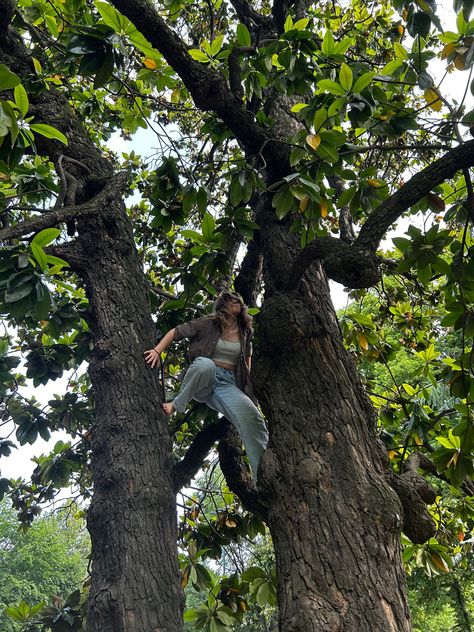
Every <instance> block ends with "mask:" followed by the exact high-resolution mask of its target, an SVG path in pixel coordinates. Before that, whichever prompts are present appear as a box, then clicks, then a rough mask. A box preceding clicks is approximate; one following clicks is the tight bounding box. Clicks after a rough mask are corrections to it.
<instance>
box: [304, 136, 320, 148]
mask: <svg viewBox="0 0 474 632" xmlns="http://www.w3.org/2000/svg"><path fill="white" fill-rule="evenodd" d="M306 142H307V143H308V145H309V146H310V147H312V148H313V149H314V150H316V149H317V148H318V147H319V143H320V142H321V136H320V135H319V134H308V135H307V136H306Z"/></svg>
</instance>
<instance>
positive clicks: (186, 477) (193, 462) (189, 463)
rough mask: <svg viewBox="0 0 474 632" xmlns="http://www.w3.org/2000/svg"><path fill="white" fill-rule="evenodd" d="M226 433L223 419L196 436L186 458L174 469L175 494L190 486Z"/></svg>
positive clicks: (206, 427)
mask: <svg viewBox="0 0 474 632" xmlns="http://www.w3.org/2000/svg"><path fill="white" fill-rule="evenodd" d="M225 431H226V424H225V422H224V419H222V418H221V419H220V420H219V421H218V423H216V424H215V423H211V424H209V425H208V426H205V427H204V428H203V429H202V430H200V431H199V432H198V433H197V434H196V436H195V437H194V441H193V442H192V444H191V445H190V447H189V448H188V451H187V452H186V455H185V456H184V458H183V459H182V460H181V461H180V462H179V463H176V465H175V466H174V467H173V474H172V477H173V489H174V491H175V493H178V492H179V490H180V489H182V488H183V487H185V486H186V485H188V484H189V482H190V481H191V479H192V478H193V477H194V476H195V475H196V474H197V472H198V471H199V468H200V467H201V466H202V462H203V461H204V459H205V458H206V456H207V455H208V454H209V450H210V449H211V448H212V446H213V445H214V443H215V442H216V441H218V440H219V439H221V438H222V437H223V436H224V433H225Z"/></svg>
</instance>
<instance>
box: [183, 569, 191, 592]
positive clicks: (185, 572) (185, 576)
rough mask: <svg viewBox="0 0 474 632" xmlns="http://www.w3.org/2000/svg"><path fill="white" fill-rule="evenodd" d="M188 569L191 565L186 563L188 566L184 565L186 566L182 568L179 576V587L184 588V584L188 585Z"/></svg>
mask: <svg viewBox="0 0 474 632" xmlns="http://www.w3.org/2000/svg"><path fill="white" fill-rule="evenodd" d="M190 571H191V566H190V565H189V564H188V566H186V568H185V569H184V571H183V575H182V577H181V588H186V586H187V585H188V581H189V573H190Z"/></svg>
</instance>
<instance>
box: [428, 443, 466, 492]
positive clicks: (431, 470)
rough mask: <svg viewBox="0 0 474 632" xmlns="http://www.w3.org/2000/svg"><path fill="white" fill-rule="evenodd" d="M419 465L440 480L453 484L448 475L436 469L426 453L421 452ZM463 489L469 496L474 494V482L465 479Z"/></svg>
mask: <svg viewBox="0 0 474 632" xmlns="http://www.w3.org/2000/svg"><path fill="white" fill-rule="evenodd" d="M418 466H419V468H420V469H422V470H423V471H424V472H426V473H427V474H431V475H432V476H435V477H436V478H438V479H439V480H440V481H444V482H445V483H448V485H451V483H450V481H449V480H448V479H447V478H446V476H445V475H444V474H443V473H442V472H438V470H437V469H436V465H435V464H434V463H433V461H431V460H430V459H429V458H428V457H427V456H425V455H424V454H421V453H420V454H419V464H418ZM461 489H462V490H463V492H464V493H465V494H467V495H468V496H474V483H473V482H472V481H470V480H465V481H464V483H462V485H461Z"/></svg>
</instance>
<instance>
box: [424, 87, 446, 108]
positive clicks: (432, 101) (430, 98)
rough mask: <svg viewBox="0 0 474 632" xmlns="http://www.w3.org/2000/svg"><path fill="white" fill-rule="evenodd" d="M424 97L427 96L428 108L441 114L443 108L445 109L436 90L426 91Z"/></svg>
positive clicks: (429, 89)
mask: <svg viewBox="0 0 474 632" xmlns="http://www.w3.org/2000/svg"><path fill="white" fill-rule="evenodd" d="M424 95H425V101H426V103H427V104H428V106H429V107H430V108H431V109H432V110H434V111H435V112H439V111H440V110H441V108H442V107H443V103H442V101H441V100H440V98H439V95H438V93H437V92H436V90H434V89H433V88H428V89H427V90H425V92H424Z"/></svg>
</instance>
